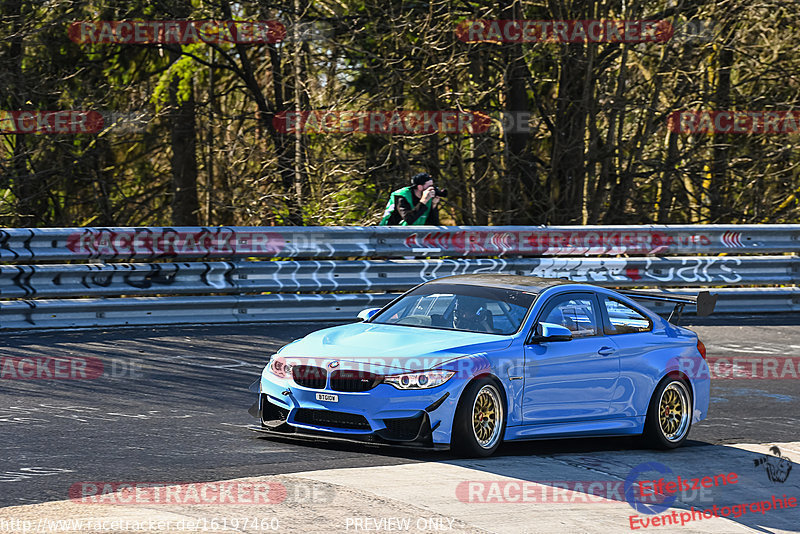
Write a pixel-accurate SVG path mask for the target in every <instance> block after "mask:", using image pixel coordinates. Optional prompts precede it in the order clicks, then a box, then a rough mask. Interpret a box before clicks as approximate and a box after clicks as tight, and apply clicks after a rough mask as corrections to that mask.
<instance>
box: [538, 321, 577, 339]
mask: <svg viewBox="0 0 800 534" xmlns="http://www.w3.org/2000/svg"><path fill="white" fill-rule="evenodd" d="M571 340H572V332H571V331H570V329H569V328H567V327H565V326H561V325H560V324H553V323H539V324H537V325H536V331H535V333H534V336H533V338H531V342H532V343H544V342H546V341H571Z"/></svg>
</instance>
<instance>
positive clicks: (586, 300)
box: [539, 295, 598, 338]
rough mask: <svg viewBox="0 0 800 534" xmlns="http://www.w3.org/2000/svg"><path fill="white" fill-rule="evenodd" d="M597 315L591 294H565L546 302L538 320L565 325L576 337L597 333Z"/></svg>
mask: <svg viewBox="0 0 800 534" xmlns="http://www.w3.org/2000/svg"><path fill="white" fill-rule="evenodd" d="M597 317H598V316H597V310H596V309H595V305H594V299H592V298H591V296H588V295H587V296H578V295H565V296H562V297H556V299H555V301H553V302H551V303H548V305H547V307H546V308H545V310H544V313H543V314H542V315H541V319H539V322H543V323H553V324H558V325H561V326H565V327H567V328H569V329H570V331H571V332H572V337H575V338H578V337H589V336H596V335H597V333H598V332H597V325H598V321H597Z"/></svg>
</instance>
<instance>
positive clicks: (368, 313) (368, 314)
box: [358, 308, 381, 322]
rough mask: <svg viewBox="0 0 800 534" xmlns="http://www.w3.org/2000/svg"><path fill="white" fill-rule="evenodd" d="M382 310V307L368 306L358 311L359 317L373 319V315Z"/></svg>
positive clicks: (363, 319)
mask: <svg viewBox="0 0 800 534" xmlns="http://www.w3.org/2000/svg"><path fill="white" fill-rule="evenodd" d="M379 311H381V309H380V308H367V309H366V310H361V311H360V312H358V318H359V319H361V320H362V321H364V322H366V321H369V320H370V319H372V316H373V315H375V314H376V313H378V312H379Z"/></svg>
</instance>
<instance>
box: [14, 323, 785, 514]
mask: <svg viewBox="0 0 800 534" xmlns="http://www.w3.org/2000/svg"><path fill="white" fill-rule="evenodd" d="M684 322H685V323H687V325H688V326H690V327H692V328H694V329H695V330H696V331H697V332H698V333H699V335H700V337H701V339H702V340H703V341H704V342H705V343H706V345H707V347H708V350H709V355H716V356H720V355H728V356H734V355H735V356H754V357H759V356H764V355H779V356H790V355H794V356H800V328H798V326H800V317H795V316H792V317H777V316H761V317H731V316H728V317H722V318H716V319H714V320H704V321H702V322H700V321H698V320H695V323H694V325H693V324H692V319H691V318H687V320H685V321H684ZM324 326H327V325H321V324H319V323H316V324H281V325H263V324H262V325H235V326H206V327H171V328H155V329H154V328H146V329H142V328H140V329H114V330H84V331H72V332H61V331H52V332H28V333H16V334H8V333H6V334H0V354H2V356H26V357H36V356H82V357H95V358H100V359H102V360H103V367H104V375H103V376H101V377H98V378H96V379H93V380H2V381H0V506H11V505H20V504H31V503H38V502H44V501H53V500H63V499H67V498H68V495H69V493H68V492H69V488H70V486H71V485H72V484H75V483H77V482H81V481H161V482H200V481H210V480H223V479H231V478H237V477H248V476H261V475H272V474H286V473H296V472H302V471H309V470H323V469H329V468H342V467H365V466H377V465H396V464H406V463H414V462H425V461H431V460H442V459H447V458H449V456H448V454H447V453H429V452H420V451H413V450H403V449H389V448H378V447H370V446H366V445H358V444H344V443H325V442H305V441H297V440H290V439H274V438H264V437H262V436H260V435H258V434H256V433H253V432H251V431H249V430H247V429H246V428H245V426H246V425H248V424H251V423H252V422H255V419H253V418H251V416H250V415H249V414H248V413H247V409H248V407H249V406H250V405H251V404H252V402H253V400H254V395H253V394H251V393H250V392H249V391H248V386H249V385H250V384H251V383H252V382H253V381H254V380H256V379H257V377H258V375H259V373H260V371H261V368H262V367H263V362H264V357H265V355H266V354H267V353H268V352H270V351H274V350H276V349H277V348H279V347H280V346H281V345H283V344H285V343H287V342H289V341H291V340H293V339H296V338H298V337H301V336H303V335H305V334H307V333H308V332H311V331H313V330H316V329H319V328H322V327H324ZM711 393H712V404H711V414H710V417H709V419H707V420H706V421H703V422H701V423H699V424H697V425H696V426H695V427H694V428H693V429H692V433H691V434H690V440H691V441H690V442H689V443H688V445H687V446H693V445H694V446H696V445H701V444H707V443H710V444H724V443H767V442H782V441H793V440H797V439H798V431H797V423H798V419H797V414H798V413H800V381H799V380H750V379H748V380H716V381H713V383H712V392H711ZM635 448H637V443H636V441H635V440H632V439H611V438H608V439H592V440H583V441H581V440H569V441H563V440H562V441H556V440H554V441H538V442H527V443H516V444H506V445H504V446H503V447H502V448H501V449H500V451H499V454H500V455H506V456H526V455H536V456H537V457H539V458H541V457H547V455H549V454H554V453H561V454H563V453H564V452H570V451H574V452H575V453H576V454H577V453H580V452H585V451H596V450H611V451H614V450H626V449H635Z"/></svg>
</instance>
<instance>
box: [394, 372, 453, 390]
mask: <svg viewBox="0 0 800 534" xmlns="http://www.w3.org/2000/svg"><path fill="white" fill-rule="evenodd" d="M454 374H456V373H455V371H442V370H436V371H420V372H418V373H403V374H400V375H389V376H385V377H383V383H384V384H391V385H392V386H394V387H396V388H397V389H428V388H435V387H436V386H441V385H442V384H444V383H445V382H447V381H448V380H450V378H452V376H453V375H454Z"/></svg>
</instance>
